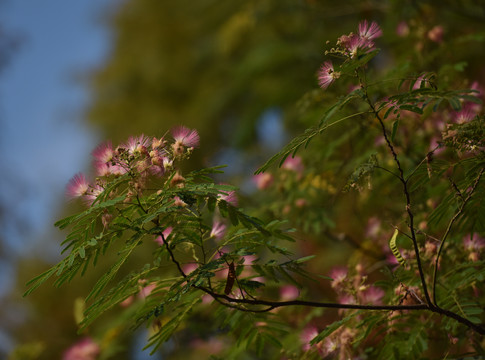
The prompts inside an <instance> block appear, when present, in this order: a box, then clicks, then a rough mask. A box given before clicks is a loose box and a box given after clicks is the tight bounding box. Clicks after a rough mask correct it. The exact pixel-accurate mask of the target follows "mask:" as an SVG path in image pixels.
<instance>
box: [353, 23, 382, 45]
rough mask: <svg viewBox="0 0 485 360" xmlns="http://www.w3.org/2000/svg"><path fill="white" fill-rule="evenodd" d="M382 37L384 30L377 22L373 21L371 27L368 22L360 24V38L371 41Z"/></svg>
mask: <svg viewBox="0 0 485 360" xmlns="http://www.w3.org/2000/svg"><path fill="white" fill-rule="evenodd" d="M381 36H382V30H381V28H380V27H379V25H377V23H376V22H375V21H373V22H372V23H371V24H370V25H369V23H368V22H367V20H364V21H362V22H360V24H359V37H360V38H361V39H363V40H366V41H370V40H373V39H376V38H378V37H381Z"/></svg>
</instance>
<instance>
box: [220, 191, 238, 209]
mask: <svg viewBox="0 0 485 360" xmlns="http://www.w3.org/2000/svg"><path fill="white" fill-rule="evenodd" d="M219 199H221V200H224V201H227V202H228V203H229V204H231V205H232V206H234V207H236V206H237V204H238V201H237V195H236V192H235V191H228V192H226V193H225V194H219Z"/></svg>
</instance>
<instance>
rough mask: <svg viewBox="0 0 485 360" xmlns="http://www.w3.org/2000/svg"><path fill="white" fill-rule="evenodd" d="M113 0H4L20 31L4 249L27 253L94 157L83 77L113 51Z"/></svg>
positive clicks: (11, 96) (8, 73)
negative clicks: (105, 18) (106, 24)
mask: <svg viewBox="0 0 485 360" xmlns="http://www.w3.org/2000/svg"><path fill="white" fill-rule="evenodd" d="M114 3H115V0H83V1H65V0H43V1H25V0H20V1H17V0H16V1H14V0H5V1H2V2H0V24H1V25H2V27H3V29H4V31H5V32H7V33H8V34H10V35H11V36H13V37H15V38H19V39H20V44H19V47H18V48H17V50H15V51H14V52H13V53H12V56H11V59H10V62H9V64H8V66H7V68H5V69H3V72H2V74H1V75H0V150H1V152H0V154H1V156H0V164H1V166H2V169H3V170H2V173H1V175H0V184H1V186H0V199H1V201H2V202H3V203H6V204H8V207H7V215H6V216H4V219H3V221H2V222H5V223H4V224H2V230H0V231H2V236H1V237H2V238H4V240H6V242H7V245H6V249H4V251H8V252H9V253H12V252H13V253H15V254H19V253H22V252H23V251H24V249H30V245H32V244H33V243H35V241H36V240H38V239H40V238H41V237H42V236H39V235H41V234H43V233H45V232H46V231H47V230H46V229H48V228H49V229H50V228H51V226H52V223H53V221H54V217H55V215H56V210H57V209H59V207H60V206H61V205H62V201H63V199H62V197H63V191H64V185H65V184H66V182H67V181H68V180H69V178H70V177H71V176H72V175H74V173H75V172H77V171H80V170H82V169H83V168H84V167H85V166H86V164H87V161H89V160H88V155H89V151H90V149H91V148H92V147H93V146H94V145H95V143H96V141H97V140H96V135H95V131H94V129H90V128H88V126H87V125H86V124H85V123H84V122H83V114H82V112H83V109H84V108H85V105H86V103H87V101H88V93H87V91H86V89H85V88H84V87H83V85H82V81H80V79H81V78H82V77H83V76H84V75H85V74H86V73H87V72H88V71H89V69H92V68H93V67H94V66H96V65H97V64H99V63H100V62H101V61H102V60H103V59H104V58H105V56H106V55H107V53H108V51H109V34H108V32H107V31H106V29H104V28H103V26H101V22H100V19H101V15H102V14H103V12H104V11H107V9H108V6H109V5H110V4H114ZM13 219H17V220H20V223H15V222H14V221H13ZM18 225H20V227H19V226H18ZM4 246H5V245H4Z"/></svg>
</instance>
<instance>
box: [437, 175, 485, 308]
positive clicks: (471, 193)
mask: <svg viewBox="0 0 485 360" xmlns="http://www.w3.org/2000/svg"><path fill="white" fill-rule="evenodd" d="M484 172H485V168H482V170H480V172H479V173H478V176H477V178H476V179H475V182H474V183H473V186H472V188H471V190H470V192H469V193H468V196H467V197H466V198H465V199H464V200H463V202H462V204H461V206H460V208H459V209H458V211H457V212H456V214H455V215H454V216H453V218H452V219H451V220H450V222H449V223H448V227H447V228H446V231H445V233H444V235H443V238H442V239H441V244H440V247H439V248H438V254H437V255H436V260H435V263H434V273H433V301H434V303H435V305H436V306H438V303H437V302H436V282H437V279H438V264H439V260H440V256H441V252H442V251H443V247H444V245H445V242H446V239H447V238H448V235H449V234H450V232H451V228H452V227H453V224H454V223H455V222H456V220H458V218H459V217H460V215H461V214H462V213H463V210H464V209H465V206H466V204H468V202H469V201H470V199H471V197H472V195H473V193H474V192H475V190H476V188H477V186H478V183H479V182H480V179H481V178H482V176H483V173H484ZM460 194H461V193H460ZM460 196H461V195H460ZM461 197H462V196H461Z"/></svg>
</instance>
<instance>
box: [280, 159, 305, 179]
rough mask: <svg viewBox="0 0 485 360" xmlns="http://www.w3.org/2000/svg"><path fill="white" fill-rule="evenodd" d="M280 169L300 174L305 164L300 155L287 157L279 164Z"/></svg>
mask: <svg viewBox="0 0 485 360" xmlns="http://www.w3.org/2000/svg"><path fill="white" fill-rule="evenodd" d="M281 168H282V169H286V170H290V171H294V172H296V173H298V174H300V175H301V174H302V173H303V170H304V169H305V166H304V165H303V160H302V158H301V157H300V156H298V155H297V156H292V157H287V158H286V159H285V161H284V162H283V165H281Z"/></svg>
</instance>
